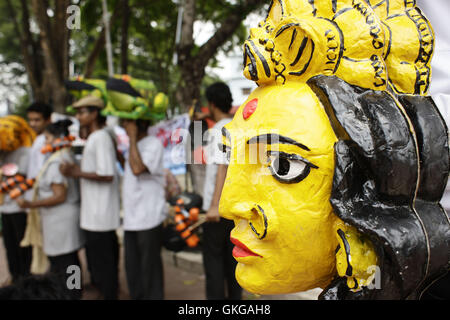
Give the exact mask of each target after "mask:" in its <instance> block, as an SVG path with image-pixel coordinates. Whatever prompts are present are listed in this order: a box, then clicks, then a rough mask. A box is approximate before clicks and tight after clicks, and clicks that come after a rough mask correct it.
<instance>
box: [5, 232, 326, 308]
mask: <svg viewBox="0 0 450 320" xmlns="http://www.w3.org/2000/svg"><path fill="white" fill-rule="evenodd" d="M79 255H80V260H81V264H82V270H83V271H82V272H83V275H84V276H83V289H84V290H83V299H84V300H95V299H99V298H100V295H99V293H98V292H97V290H96V289H95V288H93V287H92V286H90V285H89V273H88V272H87V269H86V259H85V255H84V250H80V253H79ZM163 256H164V259H163V260H164V285H165V298H166V299H168V300H204V299H205V289H204V288H205V277H204V275H203V272H201V265H199V264H198V261H197V262H194V263H193V266H192V270H191V271H188V270H189V267H188V268H186V264H185V265H184V266H182V265H181V264H182V262H181V261H178V263H177V266H175V263H174V261H173V259H172V255H171V254H170V253H168V252H164V253H163ZM194 256H195V254H194ZM194 260H195V259H194ZM123 266H124V263H123V250H121V258H120V271H119V285H120V293H119V299H121V300H128V299H130V297H129V294H128V288H127V284H126V279H125V272H124V267H123ZM186 269H187V270H186ZM193 269H196V270H193ZM8 279H9V273H8V267H7V261H6V256H5V249H4V246H3V239H2V238H0V286H2V285H3V284H4V283H6V282H7V281H8ZM318 292H320V291H318V290H312V291H310V292H307V293H300V294H292V295H273V296H259V295H254V294H251V293H248V292H244V295H243V296H244V299H247V300H254V299H258V300H259V299H265V300H279V299H289V300H291V299H307V300H313V299H316V298H317V295H318Z"/></svg>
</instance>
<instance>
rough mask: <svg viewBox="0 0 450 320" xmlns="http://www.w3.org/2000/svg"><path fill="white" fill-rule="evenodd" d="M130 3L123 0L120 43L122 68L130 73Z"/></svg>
mask: <svg viewBox="0 0 450 320" xmlns="http://www.w3.org/2000/svg"><path fill="white" fill-rule="evenodd" d="M130 14H131V10H130V3H129V0H122V39H121V43H120V53H121V54H120V70H121V71H122V74H128V29H129V27H130Z"/></svg>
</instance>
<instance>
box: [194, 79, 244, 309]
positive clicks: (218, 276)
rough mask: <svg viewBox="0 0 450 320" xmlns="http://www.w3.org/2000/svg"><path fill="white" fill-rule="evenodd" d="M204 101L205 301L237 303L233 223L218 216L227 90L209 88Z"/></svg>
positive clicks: (228, 107) (223, 171)
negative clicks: (207, 117) (207, 121)
mask: <svg viewBox="0 0 450 320" xmlns="http://www.w3.org/2000/svg"><path fill="white" fill-rule="evenodd" d="M206 98H207V100H208V107H209V110H210V114H211V116H212V118H213V120H214V121H216V124H215V126H214V127H213V128H212V129H211V130H210V131H208V134H207V140H208V144H207V146H206V162H207V164H206V174H205V183H204V191H203V210H205V211H206V212H207V213H206V221H207V222H206V223H205V224H203V242H202V250H203V266H204V269H205V274H206V298H207V299H208V300H223V299H233V300H239V299H241V298H242V289H241V287H240V286H239V284H238V283H237V281H236V278H235V276H234V273H235V270H236V264H237V263H236V260H235V259H234V258H233V256H232V251H233V244H232V243H231V241H230V232H231V230H232V229H233V228H234V223H233V221H230V220H226V219H224V218H221V217H220V215H219V200H220V195H221V192H222V188H223V184H224V181H225V175H226V170H227V162H226V156H225V155H224V153H223V150H220V149H219V143H221V142H222V128H223V126H225V125H226V124H227V123H228V122H230V121H231V116H230V114H229V112H230V110H231V106H232V105H231V103H232V101H233V99H232V96H231V92H230V88H229V87H228V86H227V85H226V84H225V83H222V82H217V83H214V84H212V85H211V86H209V87H208V88H207V89H206ZM225 283H226V284H227V286H226V289H227V290H226V289H225Z"/></svg>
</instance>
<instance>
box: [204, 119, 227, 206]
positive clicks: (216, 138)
mask: <svg viewBox="0 0 450 320" xmlns="http://www.w3.org/2000/svg"><path fill="white" fill-rule="evenodd" d="M230 121H231V118H225V119H222V120H220V121H219V122H217V123H216V124H215V125H214V127H212V128H211V129H209V130H208V131H207V133H206V140H207V144H206V146H205V151H206V163H207V164H206V173H205V183H204V188H203V210H205V211H208V210H209V207H210V206H211V201H212V197H213V195H214V189H215V187H216V177H217V169H218V165H219V164H227V159H226V155H225V154H224V152H223V150H220V149H219V144H220V143H221V142H222V128H223V127H224V126H225V125H226V124H227V123H229V122H230Z"/></svg>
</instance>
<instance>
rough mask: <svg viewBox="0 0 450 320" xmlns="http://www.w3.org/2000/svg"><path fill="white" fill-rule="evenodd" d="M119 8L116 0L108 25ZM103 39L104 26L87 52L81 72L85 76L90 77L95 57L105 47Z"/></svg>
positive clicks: (117, 15) (118, 12) (117, 14)
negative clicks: (90, 49)
mask: <svg viewBox="0 0 450 320" xmlns="http://www.w3.org/2000/svg"><path fill="white" fill-rule="evenodd" d="M120 9H121V6H120V1H117V4H116V6H115V8H114V11H113V14H112V15H111V18H110V19H109V24H110V25H113V24H114V22H115V21H116V20H117V18H119V16H120V14H121V12H120V11H121V10H120ZM105 39H106V35H105V28H102V31H100V33H99V35H98V38H97V41H96V42H95V44H94V48H93V49H92V51H91V53H90V54H89V56H88V58H87V60H86V64H85V67H84V72H83V74H84V77H85V78H90V77H92V74H93V73H94V69H95V64H96V62H97V59H98V57H99V56H100V53H101V52H102V51H103V49H105Z"/></svg>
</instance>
